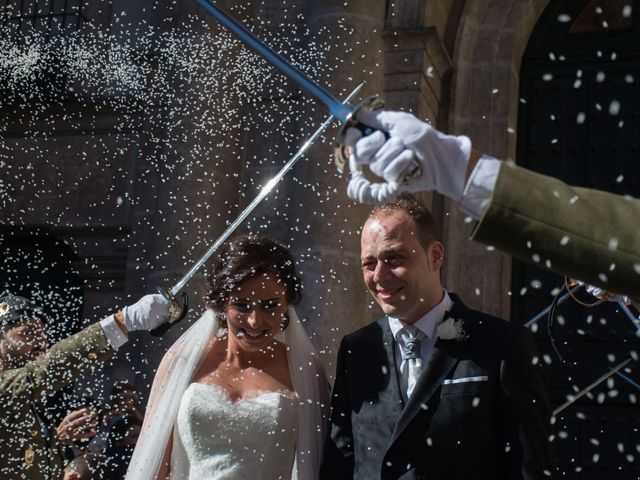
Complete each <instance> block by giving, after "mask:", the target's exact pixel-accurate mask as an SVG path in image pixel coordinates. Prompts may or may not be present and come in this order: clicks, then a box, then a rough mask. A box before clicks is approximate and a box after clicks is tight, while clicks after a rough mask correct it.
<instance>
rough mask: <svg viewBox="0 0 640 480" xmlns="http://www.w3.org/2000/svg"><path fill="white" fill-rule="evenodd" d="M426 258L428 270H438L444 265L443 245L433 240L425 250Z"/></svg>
mask: <svg viewBox="0 0 640 480" xmlns="http://www.w3.org/2000/svg"><path fill="white" fill-rule="evenodd" d="M427 258H428V259H429V269H430V270H431V271H433V272H435V271H438V270H440V267H442V264H443V263H444V245H442V243H440V242H439V241H438V240H434V241H433V242H432V243H431V245H429V248H428V249H427Z"/></svg>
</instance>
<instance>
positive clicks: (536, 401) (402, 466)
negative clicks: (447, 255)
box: [321, 195, 553, 480]
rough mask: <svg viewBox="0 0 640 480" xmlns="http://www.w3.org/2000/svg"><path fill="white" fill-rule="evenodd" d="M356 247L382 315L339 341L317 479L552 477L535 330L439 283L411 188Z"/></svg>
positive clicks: (377, 215)
mask: <svg viewBox="0 0 640 480" xmlns="http://www.w3.org/2000/svg"><path fill="white" fill-rule="evenodd" d="M361 249H362V252H361V257H362V271H363V275H364V281H365V284H366V285H367V288H368V289H369V292H370V293H371V295H372V296H373V298H374V299H375V301H376V302H377V303H378V305H380V307H381V308H382V310H383V312H384V313H385V314H386V317H384V318H382V319H380V320H378V321H377V322H375V323H372V324H370V325H368V326H366V327H364V328H362V329H360V330H358V331H356V332H354V333H352V334H350V335H347V336H346V337H345V338H344V339H343V340H342V343H341V345H340V350H339V353H338V362H337V371H336V380H335V385H334V390H333V395H332V404H331V407H332V412H331V431H330V437H329V438H328V439H327V443H326V447H325V454H324V460H323V465H322V469H321V478H322V479H326V480H329V479H331V480H335V479H347V478H349V479H350V478H357V479H363V480H365V479H366V480H373V479H399V478H402V479H420V478H428V479H435V480H438V479H447V480H467V479H470V480H480V479H487V480H499V479H505V480H506V479H509V480H511V479H527V480H528V479H543V478H550V477H551V476H552V471H553V458H552V452H551V445H550V443H549V421H550V415H551V414H550V406H549V401H548V398H547V392H546V389H545V384H544V381H543V375H542V371H541V368H540V366H539V363H538V361H537V357H536V349H535V346H534V342H533V339H532V337H531V335H530V334H529V332H528V331H527V330H525V329H524V328H522V327H520V326H518V325H515V324H513V323H511V322H507V321H504V320H501V319H498V318H495V317H491V316H489V315H486V314H483V313H481V312H478V311H475V310H471V309H469V308H467V307H466V306H465V305H464V304H463V303H462V301H461V300H460V299H459V298H458V297H457V296H455V295H454V294H449V293H447V291H446V290H444V289H443V287H442V284H441V283H440V268H441V266H442V263H443V261H444V246H443V245H442V243H440V242H439V241H438V240H437V237H436V229H435V223H434V220H433V217H432V216H431V213H430V212H429V210H428V209H427V208H426V207H425V206H424V205H423V204H422V203H420V202H418V201H417V200H415V199H414V198H413V197H411V196H409V195H405V196H402V197H401V198H400V199H398V200H396V201H395V202H393V203H389V204H385V205H381V206H378V207H376V208H375V209H374V210H373V211H372V213H371V214H370V215H369V218H368V220H367V221H366V223H365V225H364V227H363V230H362V237H361Z"/></svg>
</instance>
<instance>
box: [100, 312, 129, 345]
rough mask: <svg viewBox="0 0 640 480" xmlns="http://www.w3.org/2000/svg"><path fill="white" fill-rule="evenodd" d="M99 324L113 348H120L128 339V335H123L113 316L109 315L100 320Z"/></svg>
mask: <svg viewBox="0 0 640 480" xmlns="http://www.w3.org/2000/svg"><path fill="white" fill-rule="evenodd" d="M100 326H101V327H102V331H103V332H104V334H105V336H106V337H107V340H108V341H109V343H110V344H111V345H112V346H113V347H114V348H120V347H121V346H122V345H124V344H125V343H127V342H128V341H129V337H127V335H125V333H124V332H123V331H122V330H121V329H120V327H119V326H118V324H117V323H116V318H115V316H113V315H111V316H110V317H107V318H105V319H103V320H100Z"/></svg>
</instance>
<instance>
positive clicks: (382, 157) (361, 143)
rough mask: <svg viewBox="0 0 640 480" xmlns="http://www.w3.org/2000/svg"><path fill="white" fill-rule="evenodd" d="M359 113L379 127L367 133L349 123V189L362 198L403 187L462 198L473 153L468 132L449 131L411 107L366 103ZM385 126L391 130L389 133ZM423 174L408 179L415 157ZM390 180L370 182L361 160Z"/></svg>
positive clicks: (379, 197) (387, 195)
mask: <svg viewBox="0 0 640 480" xmlns="http://www.w3.org/2000/svg"><path fill="white" fill-rule="evenodd" d="M358 119H359V120H360V121H361V122H362V123H364V124H366V125H368V126H371V127H373V128H376V129H377V131H376V132H374V133H372V134H371V135H368V136H366V137H362V133H361V132H360V130H358V129H356V128H349V129H347V132H346V134H345V143H346V144H347V145H348V146H349V147H350V156H349V169H350V170H351V175H352V178H351V180H350V182H349V186H348V188H347V195H349V197H350V198H351V199H353V200H356V201H357V202H360V203H372V202H373V203H375V202H384V201H388V200H392V199H393V198H394V197H395V196H396V195H397V194H398V193H399V192H403V191H406V192H422V191H428V190H435V191H437V192H439V193H441V194H443V195H445V196H447V197H449V198H451V199H452V200H455V201H456V202H459V201H460V199H461V198H462V193H463V191H464V177H465V173H466V169H467V163H468V161H469V155H470V153H471V141H470V140H469V138H468V137H465V136H459V137H455V136H452V135H445V134H443V133H441V132H439V131H438V130H436V129H435V128H433V127H431V126H430V125H428V124H427V123H425V122H423V121H421V120H418V119H417V118H416V117H415V116H413V115H411V114H410V113H406V112H393V111H388V110H376V111H370V110H365V109H362V110H360V111H359V112H358ZM383 132H388V133H389V138H388V139H385V135H384V133H383ZM414 159H415V160H417V161H418V163H419V164H420V166H421V167H422V174H421V175H420V176H419V177H418V178H415V179H413V180H410V181H409V182H408V183H406V184H403V180H404V179H403V178H401V177H402V176H403V174H404V173H405V172H406V171H407V169H408V168H409V167H410V165H411V163H412V161H413V160H414ZM362 165H369V168H370V169H371V171H372V172H373V173H374V174H376V175H378V176H379V177H382V178H383V179H384V180H385V182H386V183H371V182H369V180H367V179H366V178H365V177H364V175H363V174H362V170H361V166H362Z"/></svg>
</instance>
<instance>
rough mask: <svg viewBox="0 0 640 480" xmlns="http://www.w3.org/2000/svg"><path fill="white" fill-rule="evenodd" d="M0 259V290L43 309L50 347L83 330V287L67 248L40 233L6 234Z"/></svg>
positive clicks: (0, 237) (0, 241)
mask: <svg viewBox="0 0 640 480" xmlns="http://www.w3.org/2000/svg"><path fill="white" fill-rule="evenodd" d="M0 255H1V256H2V262H3V267H2V269H0V290H3V291H8V292H11V293H13V294H16V295H21V296H24V297H28V298H31V299H32V300H34V301H35V302H37V303H38V305H40V306H41V307H42V309H43V311H44V313H45V320H46V323H47V335H48V337H49V343H51V344H53V343H56V342H58V341H60V340H62V339H63V338H66V337H68V336H69V335H71V334H73V333H75V332H77V331H79V330H80V325H81V312H82V304H83V293H82V283H81V280H80V278H79V277H78V274H77V271H76V266H77V258H76V256H75V254H74V253H73V251H72V250H71V248H70V247H69V246H68V245H67V244H65V243H64V242H63V241H62V240H60V239H58V238H57V237H56V236H55V235H52V234H51V233H48V232H44V231H41V230H31V229H28V230H26V229H11V230H4V231H2V232H1V233H0Z"/></svg>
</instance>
